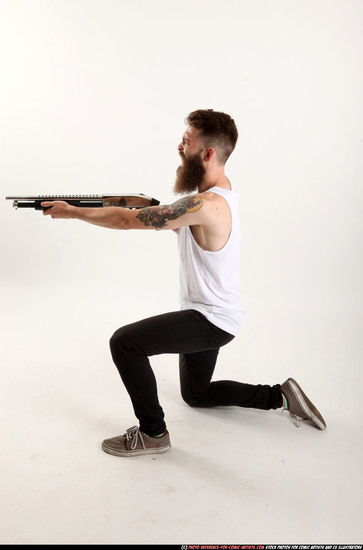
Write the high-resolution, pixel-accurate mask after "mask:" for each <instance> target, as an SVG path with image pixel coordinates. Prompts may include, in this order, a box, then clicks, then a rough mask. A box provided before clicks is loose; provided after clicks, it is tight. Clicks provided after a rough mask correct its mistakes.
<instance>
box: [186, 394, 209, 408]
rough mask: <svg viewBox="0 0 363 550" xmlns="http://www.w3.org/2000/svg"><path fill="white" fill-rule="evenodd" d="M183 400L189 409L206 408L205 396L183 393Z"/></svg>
mask: <svg viewBox="0 0 363 550" xmlns="http://www.w3.org/2000/svg"><path fill="white" fill-rule="evenodd" d="M182 398H183V400H184V401H185V403H186V404H187V405H189V407H204V406H205V397H204V396H203V395H193V394H191V393H188V392H182Z"/></svg>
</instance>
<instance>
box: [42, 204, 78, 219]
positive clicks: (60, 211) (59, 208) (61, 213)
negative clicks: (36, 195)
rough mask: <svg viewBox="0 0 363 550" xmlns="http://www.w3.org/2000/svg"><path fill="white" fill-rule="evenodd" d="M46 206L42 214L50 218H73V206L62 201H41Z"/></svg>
mask: <svg viewBox="0 0 363 550" xmlns="http://www.w3.org/2000/svg"><path fill="white" fill-rule="evenodd" d="M41 205H42V206H44V207H45V208H46V210H43V215H44V216H51V217H52V218H59V219H60V218H63V219H70V218H73V217H74V215H73V212H74V208H75V207H74V206H72V205H71V204H68V203H67V202H64V201H44V202H42V203H41Z"/></svg>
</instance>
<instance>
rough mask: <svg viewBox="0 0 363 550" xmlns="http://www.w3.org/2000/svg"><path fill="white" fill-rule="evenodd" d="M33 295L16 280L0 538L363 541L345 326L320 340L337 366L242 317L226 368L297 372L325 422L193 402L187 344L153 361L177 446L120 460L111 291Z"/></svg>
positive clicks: (352, 376)
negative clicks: (109, 448) (291, 351)
mask: <svg viewBox="0 0 363 550" xmlns="http://www.w3.org/2000/svg"><path fill="white" fill-rule="evenodd" d="M4 294H5V293H4ZM37 294H38V293H37V292H36V290H34V292H32V293H31V296H30V297H28V298H27V299H25V298H24V297H25V293H24V292H23V293H22V292H20V295H19V292H17V291H16V286H14V287H11V286H10V287H9V289H8V291H7V293H6V296H3V298H2V303H3V304H5V305H6V306H7V307H6V309H5V311H7V312H8V316H7V319H6V322H4V323H3V326H2V329H1V335H2V339H3V342H2V347H1V350H2V351H1V366H2V383H1V404H2V406H1V409H2V413H1V416H2V421H1V441H2V451H1V459H0V460H1V485H2V488H1V510H0V517H1V523H0V542H1V543H2V544H5V543H9V544H20V543H23V544H45V543H49V544H61V543H65V544H70V543H76V544H86V543H89V544H100V543H105V544H126V543H128V544H136V543H147V544H166V543H175V544H186V543H189V544H192V543H197V544H198V543H201V544H202V543H203V544H206V543H214V544H231V543H233V544H246V543H251V544H256V543H279V544H281V543H286V544H288V543H289V544H296V543H311V544H312V543H322V544H328V543H330V544H331V543H344V544H346V543H359V542H361V541H362V534H363V530H362V524H361V517H362V466H361V464H362V455H363V452H362V451H363V446H362V413H361V407H360V387H361V382H362V380H361V377H362V375H361V372H359V371H358V366H359V365H358V361H359V354H357V353H356V352H354V353H353V352H352V354H351V356H350V357H346V361H345V362H344V361H343V353H344V349H343V344H344V341H345V340H344V338H343V337H342V340H341V342H340V344H341V346H342V347H339V345H338V344H337V342H335V344H334V342H332V345H331V346H329V348H331V352H330V355H329V351H328V348H324V349H326V355H325V365H323V366H321V365H320V367H319V362H320V361H321V353H322V349H323V346H321V347H320V348H315V349H314V350H312V351H311V352H309V351H307V353H306V356H303V358H302V359H301V360H300V361H299V360H297V361H296V365H295V367H294V368H292V367H291V366H290V368H287V362H288V361H287V357H286V356H283V355H282V359H281V360H277V358H276V349H277V348H278V347H279V346H278V344H276V349H275V350H274V348H273V343H272V340H271V341H270V340H268V338H266V342H265V344H266V345H265V347H264V346H263V342H260V347H259V348H258V347H257V345H255V344H256V343H254V340H253V334H252V332H253V331H251V330H249V329H248V326H249V325H248V324H246V327H245V329H244V330H242V332H241V334H240V336H239V337H238V338H237V339H236V340H235V341H234V342H232V343H231V344H230V345H229V346H228V347H226V348H224V349H223V351H222V352H221V355H220V358H219V366H218V369H217V372H216V378H222V377H223V378H228V377H229V378H234V379H244V380H246V381H248V382H251V383H255V382H256V383H257V382H261V381H262V382H267V383H274V382H275V381H283V380H284V379H285V378H286V377H287V376H290V375H292V376H294V377H296V378H297V380H299V381H300V383H301V384H302V385H303V387H304V389H305V390H306V392H307V393H308V395H309V396H310V397H311V399H312V400H313V401H314V402H315V403H316V405H318V406H319V408H320V410H321V412H322V413H323V414H324V416H325V418H326V421H327V424H328V429H327V430H326V431H325V432H320V431H318V430H316V429H314V428H312V427H310V426H308V425H306V424H305V425H301V427H300V428H299V429H298V428H296V427H295V426H294V425H293V424H292V423H291V421H290V419H289V415H288V414H286V415H285V414H282V413H281V411H271V412H262V411H256V410H242V409H237V408H219V409H214V410H196V409H191V408H189V407H188V406H187V405H185V404H184V403H183V402H182V400H181V398H180V396H179V388H178V379H177V360H176V357H174V356H163V357H157V358H154V360H153V366H154V369H155V372H156V374H157V378H158V382H159V394H160V399H161V401H162V404H163V407H164V410H165V413H166V416H167V421H168V428H169V431H170V434H171V439H172V449H171V450H170V451H169V452H167V453H165V454H163V455H157V456H148V457H137V458H126V459H122V458H117V457H112V456H109V455H107V454H105V453H103V452H102V450H101V447H100V445H101V441H102V439H104V438H105V437H110V436H114V435H118V434H119V433H122V432H123V431H124V429H126V428H127V427H129V426H131V425H132V424H134V422H135V418H134V416H133V414H132V411H131V407H130V404H129V401H128V396H127V395H126V393H125V390H124V388H123V386H122V384H121V382H120V380H119V378H118V374H117V373H116V371H115V368H114V366H113V364H112V363H111V360H110V357H109V352H108V336H109V334H110V333H111V322H110V321H107V319H104V318H103V316H102V311H103V307H102V305H100V307H99V308H96V307H94V305H89V307H88V309H87V308H85V306H84V305H83V308H81V309H83V311H81V310H79V309H78V308H77V306H76V304H77V299H76V296H75V295H74V296H73V299H72V300H71V303H72V306H71V307H70V305H69V303H67V302H66V301H63V305H62V303H61V302H62V301H61V300H58V301H57V300H56V299H54V301H53V302H54V303H56V304H57V307H56V308H54V307H53V308H52V307H50V305H49V304H50V301H49V300H50V297H48V299H47V300H48V306H47V302H46V301H44V303H43V305H42V308H41V310H40V309H39V303H38V305H37V302H38V298H37ZM79 301H80V303H82V297H81V299H80V300H79ZM10 304H12V307H10ZM37 307H38V309H37ZM72 308H73V309H72ZM100 314H101V315H100ZM80 327H81V328H82V330H80V331H78V329H79V328H80ZM114 328H115V327H114ZM247 342H250V344H248V345H247ZM265 348H266V349H265ZM285 348H286V346H284V349H285ZM281 349H283V346H281ZM339 350H340V353H339ZM253 351H255V354H256V358H255V361H253V359H252V353H253ZM309 354H310V363H309V364H308V365H304V361H305V359H306V358H307V357H308V356H309ZM268 357H270V359H271V360H270V364H269V365H268V368H266V367H263V364H267V359H268ZM313 357H315V363H314V359H313ZM265 360H266V362H265ZM256 363H261V364H260V365H257V364H256ZM329 370H330V371H331V374H330V375H329Z"/></svg>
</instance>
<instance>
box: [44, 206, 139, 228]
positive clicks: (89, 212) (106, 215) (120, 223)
mask: <svg viewBox="0 0 363 550" xmlns="http://www.w3.org/2000/svg"><path fill="white" fill-rule="evenodd" d="M42 206H44V207H45V208H46V209H45V210H44V211H43V214H44V216H51V217H52V218H54V219H74V220H80V221H84V222H87V223H91V224H93V225H98V226H100V227H107V228H111V229H127V227H128V223H127V222H128V219H129V218H130V216H133V215H134V214H133V210H127V209H125V208H119V207H117V206H109V207H107V208H80V207H78V206H73V205H70V204H68V203H66V202H63V201H54V202H48V201H44V202H42Z"/></svg>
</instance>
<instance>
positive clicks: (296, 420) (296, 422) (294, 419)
mask: <svg viewBox="0 0 363 550" xmlns="http://www.w3.org/2000/svg"><path fill="white" fill-rule="evenodd" d="M285 411H286V412H288V413H290V418H291V422H292V423H293V424H294V426H296V428H300V421H299V418H298V416H297V415H296V414H295V413H293V412H291V411H289V409H282V414H283V413H284V412H285Z"/></svg>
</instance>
